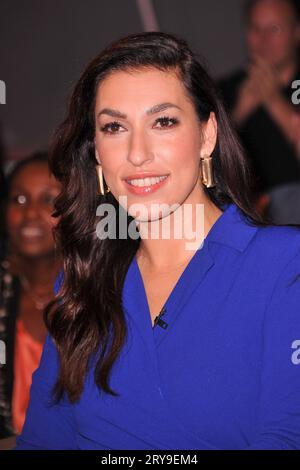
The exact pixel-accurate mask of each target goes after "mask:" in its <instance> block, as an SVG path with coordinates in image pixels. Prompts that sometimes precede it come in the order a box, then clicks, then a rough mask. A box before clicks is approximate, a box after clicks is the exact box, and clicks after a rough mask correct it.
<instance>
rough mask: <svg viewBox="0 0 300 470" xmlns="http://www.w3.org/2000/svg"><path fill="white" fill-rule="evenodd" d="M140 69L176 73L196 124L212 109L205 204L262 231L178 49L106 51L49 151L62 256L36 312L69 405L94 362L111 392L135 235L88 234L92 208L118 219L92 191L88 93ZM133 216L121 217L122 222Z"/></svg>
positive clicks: (231, 139)
mask: <svg viewBox="0 0 300 470" xmlns="http://www.w3.org/2000/svg"><path fill="white" fill-rule="evenodd" d="M145 67H146V68H147V67H155V68H157V69H159V70H162V71H176V72H177V75H178V77H179V79H180V80H181V81H182V84H183V85H184V87H185V89H186V91H187V93H188V95H189V96H190V98H191V99H192V102H193V104H194V106H195V110H196V112H197V115H198V118H199V119H200V121H201V122H203V123H204V122H206V121H207V120H208V118H209V116H210V113H211V112H214V113H215V116H216V120H217V124H218V138H217V144H216V147H215V150H214V152H213V154H212V157H213V162H214V172H215V179H216V187H214V188H209V189H207V188H204V190H205V192H206V194H207V196H208V197H209V199H210V200H211V201H212V202H213V203H214V204H215V205H216V206H217V207H218V208H220V209H221V210H222V209H223V208H224V205H226V204H228V203H235V204H236V205H237V206H238V207H239V208H240V209H241V211H242V212H243V214H244V215H245V217H246V219H247V220H248V222H249V223H252V224H258V225H259V224H262V225H264V221H263V220H262V219H261V217H260V216H259V215H258V214H257V212H256V211H255V209H254V204H253V195H252V194H253V193H252V188H253V187H254V185H253V184H254V177H253V174H252V172H251V170H250V168H249V165H248V163H247V160H246V159H245V157H244V154H243V151H242V149H241V147H240V144H239V142H238V140H237V137H236V134H235V132H234V130H233V128H232V126H231V124H230V122H229V119H228V116H227V114H226V112H225V111H224V107H223V104H222V101H221V99H220V97H219V95H218V92H217V90H216V88H215V85H214V83H213V81H212V79H211V78H210V76H209V75H208V73H207V72H206V70H205V68H204V67H203V66H202V65H201V63H200V62H199V59H198V58H197V57H196V55H195V54H194V53H193V52H192V51H191V50H190V48H189V47H188V45H187V43H186V42H185V41H184V40H183V39H181V38H178V37H176V36H174V35H170V34H167V33H162V32H148V33H140V34H133V35H130V36H127V37H124V38H122V39H120V40H118V41H116V42H114V43H113V44H111V45H110V46H108V47H107V48H106V49H105V50H104V51H103V52H101V53H100V54H99V55H98V56H97V57H96V58H95V59H94V60H93V61H92V62H91V63H90V64H89V65H88V67H87V68H86V70H85V71H84V73H83V74H82V76H81V77H80V79H79V81H78V83H77V85H76V86H75V89H74V92H73V94H72V96H71V100H70V105H69V110H68V114H67V117H66V119H65V120H64V121H63V122H62V124H61V125H60V126H59V127H58V129H57V131H56V133H55V135H54V139H53V145H52V148H51V151H50V163H49V164H50V168H51V171H52V172H53V174H54V175H55V177H56V178H57V179H58V180H59V181H60V182H61V184H62V191H61V193H60V195H59V196H58V198H57V200H56V203H55V213H54V215H55V216H57V217H59V223H58V224H57V227H56V229H55V233H54V235H55V238H56V242H57V244H58V248H59V249H60V251H61V255H62V259H63V283H62V285H61V288H60V291H59V295H58V296H57V298H56V300H55V301H54V302H52V303H51V304H49V305H48V307H47V308H46V310H45V321H46V325H47V327H48V330H49V333H50V335H51V336H52V338H53V340H54V342H55V345H56V347H57V350H58V355H59V360H60V371H59V375H58V378H57V383H56V386H55V389H54V395H55V397H56V399H57V400H59V399H60V398H62V396H63V395H64V394H65V393H66V394H67V396H68V398H69V400H70V401H71V402H76V401H78V400H79V398H80V395H81V393H82V390H83V385H84V379H85V376H86V374H87V371H88V369H89V367H90V364H91V358H95V359H96V360H95V364H96V365H95V368H94V377H95V383H96V384H97V386H98V387H99V388H101V389H102V390H103V391H105V392H106V393H110V394H112V395H118V393H117V392H116V391H114V390H112V389H111V388H110V385H109V377H110V374H111V370H112V367H113V364H114V362H115V360H116V359H117V357H118V355H119V353H120V351H121V349H122V346H123V345H124V342H125V339H126V334H127V330H126V322H125V317H124V312H123V308H122V295H121V294H122V288H123V284H124V279H125V276H126V273H127V270H128V267H129V265H130V263H131V261H132V259H133V257H134V256H135V254H136V252H137V250H138V247H139V244H140V239H139V238H138V239H137V240H133V239H132V238H127V239H118V238H117V239H114V240H112V239H109V238H107V239H105V240H102V239H99V238H98V237H97V235H96V230H95V227H96V225H97V223H98V222H99V217H97V216H96V209H97V207H98V206H99V204H102V203H104V202H105V203H108V202H109V203H111V204H113V205H114V206H115V208H116V209H117V211H116V212H117V214H118V208H119V204H118V201H117V200H116V199H115V198H114V196H113V195H112V194H111V193H109V194H107V195H105V196H101V195H99V194H98V180H97V175H96V170H95V165H96V163H97V162H96V159H95V148H94V135H95V118H94V112H95V96H96V91H97V87H98V85H99V83H101V82H102V80H104V79H105V77H107V76H108V74H110V73H112V72H114V71H132V70H138V69H140V68H145ZM132 220H133V219H131V218H130V217H128V224H129V223H130V222H131V221H132ZM116 225H117V226H118V223H117V224H116Z"/></svg>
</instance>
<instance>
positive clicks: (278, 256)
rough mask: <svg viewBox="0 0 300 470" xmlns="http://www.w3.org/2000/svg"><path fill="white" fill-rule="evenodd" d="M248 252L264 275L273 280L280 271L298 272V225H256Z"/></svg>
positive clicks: (299, 249) (299, 235)
mask: <svg viewBox="0 0 300 470" xmlns="http://www.w3.org/2000/svg"><path fill="white" fill-rule="evenodd" d="M249 253H250V256H251V257H252V258H253V259H254V260H255V263H256V264H257V267H258V268H260V269H263V270H266V275H268V277H269V278H274V280H275V279H276V278H278V277H280V275H281V273H282V272H286V273H287V275H289V272H290V274H291V275H292V274H293V273H295V274H296V273H297V271H298V272H299V273H300V227H297V226H274V225H271V226H266V227H258V228H257V231H256V234H255V236H254V237H253V239H252V243H250V245H249Z"/></svg>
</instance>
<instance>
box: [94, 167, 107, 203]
mask: <svg viewBox="0 0 300 470" xmlns="http://www.w3.org/2000/svg"><path fill="white" fill-rule="evenodd" d="M96 171H97V175H98V181H99V194H101V196H105V194H108V193H109V192H110V189H109V187H107V190H106V191H105V189H104V178H103V170H102V165H96Z"/></svg>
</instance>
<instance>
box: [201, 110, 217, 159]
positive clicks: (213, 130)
mask: <svg viewBox="0 0 300 470" xmlns="http://www.w3.org/2000/svg"><path fill="white" fill-rule="evenodd" d="M201 130H202V145H201V157H204V156H210V155H211V154H212V153H213V151H214V148H215V146H216V142H217V136H218V124H217V120H216V116H215V113H213V112H211V113H210V116H209V118H208V121H207V122H206V123H204V124H202V125H201Z"/></svg>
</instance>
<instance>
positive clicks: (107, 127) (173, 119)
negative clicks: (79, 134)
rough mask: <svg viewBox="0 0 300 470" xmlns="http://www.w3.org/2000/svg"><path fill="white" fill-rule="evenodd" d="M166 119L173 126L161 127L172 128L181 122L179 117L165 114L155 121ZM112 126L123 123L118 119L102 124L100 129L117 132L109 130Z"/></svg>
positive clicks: (106, 131) (164, 120)
mask: <svg viewBox="0 0 300 470" xmlns="http://www.w3.org/2000/svg"><path fill="white" fill-rule="evenodd" d="M166 121H169V122H171V123H172V125H171V126H165V127H161V129H171V128H172V127H174V126H176V125H177V124H178V123H179V121H178V119H177V118H171V117H169V116H163V117H160V118H157V119H156V121H155V124H156V123H158V122H161V123H162V122H166ZM110 126H121V124H120V123H119V122H118V121H113V122H109V123H108V124H105V125H104V126H102V127H101V128H100V131H101V132H104V133H105V134H116V133H117V132H110V131H109V130H108V129H109V128H110Z"/></svg>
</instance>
